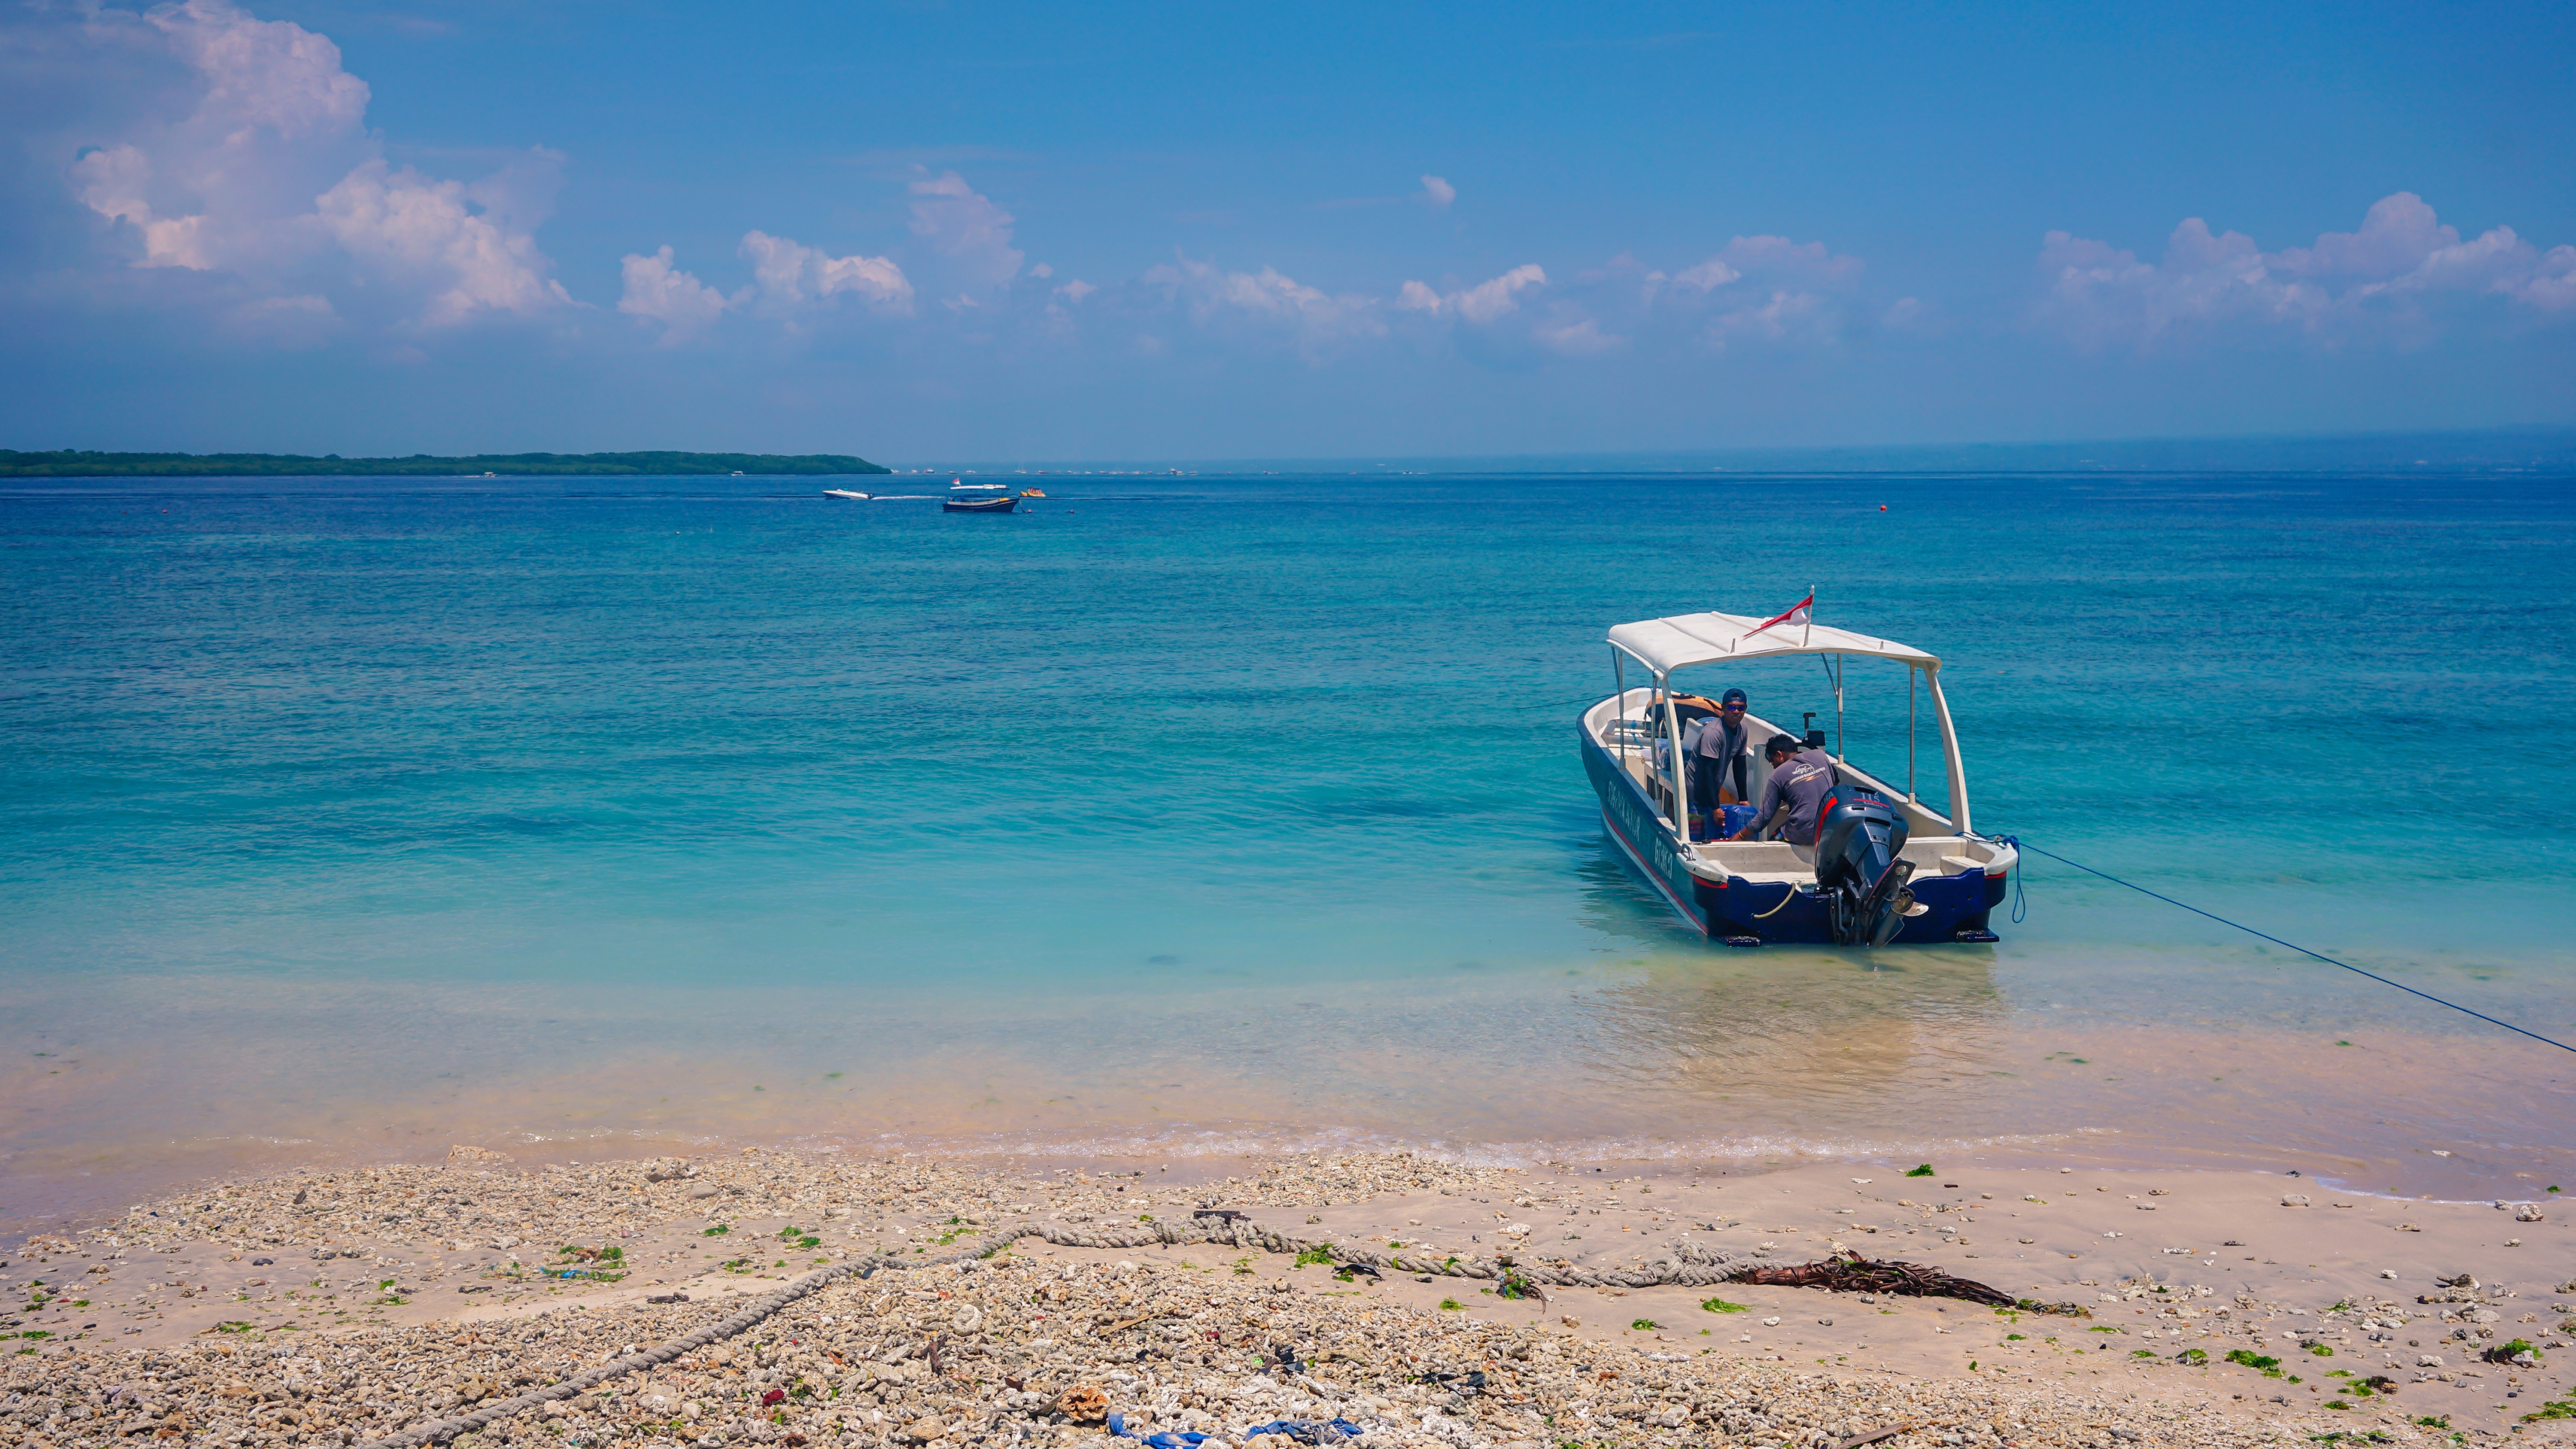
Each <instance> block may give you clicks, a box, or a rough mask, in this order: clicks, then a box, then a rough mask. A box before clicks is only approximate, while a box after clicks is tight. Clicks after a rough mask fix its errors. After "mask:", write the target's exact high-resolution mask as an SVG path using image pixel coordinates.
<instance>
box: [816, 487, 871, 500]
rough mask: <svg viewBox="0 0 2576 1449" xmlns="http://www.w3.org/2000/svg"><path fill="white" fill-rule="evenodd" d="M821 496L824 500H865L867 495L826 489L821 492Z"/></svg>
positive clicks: (840, 489)
mask: <svg viewBox="0 0 2576 1449" xmlns="http://www.w3.org/2000/svg"><path fill="white" fill-rule="evenodd" d="M823 496H824V497H826V498H857V499H861V500H865V499H866V498H867V496H868V495H866V494H864V493H853V492H851V491H850V490H849V489H847V488H826V489H824V490H823Z"/></svg>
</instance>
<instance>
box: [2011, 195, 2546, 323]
mask: <svg viewBox="0 0 2576 1449" xmlns="http://www.w3.org/2000/svg"><path fill="white" fill-rule="evenodd" d="M2039 270H2040V275H2041V281H2042V286H2043V293H2042V295H2041V297H2040V299H2039V300H2038V302H2037V303H2036V304H2035V306H2034V308H2033V314H2032V315H2033V318H2034V320H2035V321H2037V322H2038V323H2040V324H2041V325H2044V326H2047V327H2049V328H2051V329H2053V330H2056V331H2058V332H2060V333H2062V334H2063V335H2064V336H2066V337H2067V338H2068V339H2069V340H2070V341H2072V342H2074V343H2075V344H2076V345H2077V346H2079V347H2083V348H2088V349H2091V348H2103V347H2136V348H2152V347H2155V346H2157V345H2159V344H2163V343H2167V342H2172V341H2177V340H2179V339H2182V338H2185V337H2188V336H2193V335H2199V334H2204V333H2208V332H2211V331H2214V330H2216V329H2220V328H2223V327H2231V326H2233V327H2250V328H2254V329H2256V330H2258V331H2260V330H2264V329H2286V330H2289V331H2293V332H2295V333H2298V334H2300V335H2303V336H2306V337H2310V338H2315V339H2319V340H2322V341H2327V342H2331V343H2340V342H2344V341H2347V340H2351V339H2354V338H2360V337H2373V336H2381V335H2394V336H2398V337H2401V338H2405V337H2420V336H2422V335H2424V334H2425V333H2426V332H2427V331H2428V330H2429V328H2430V327H2431V326H2432V323H2433V318H2432V315H2431V310H2430V309H2432V308H2433V307H2435V306H2437V305H2441V304H2443V303H2445V302H2447V303H2451V304H2457V303H2459V302H2464V301H2470V300H2473V299H2476V298H2481V297H2485V298H2502V299H2504V300H2506V301H2507V302H2508V303H2510V304H2519V305H2520V306H2523V307H2526V308H2529V309H2531V310H2532V311H2535V312H2538V313H2541V314H2560V313H2566V314H2570V315H2576V247H2569V246H2563V245H2562V246H2557V247H2552V248H2551V249H2550V250H2549V251H2547V252H2546V253H2544V252H2542V251H2540V250H2539V249H2538V248H2536V247H2534V246H2532V244H2531V243H2529V242H2526V241H2524V240H2523V239H2522V238H2521V237H2519V236H2517V235H2515V233H2514V230H2513V228H2511V227H2508V226H2498V227H2494V228H2491V229H2490V230H2488V231H2486V232H2484V233H2482V234H2480V235H2479V236H2478V237H2476V238H2475V239H2473V240H2469V241H2462V240H2461V239H2460V233H2459V231H2458V229H2457V228H2455V227H2451V226H2447V225H2445V224H2443V223H2442V221H2441V220H2440V218H2439V217H2437V216H2436V215H2435V214H2434V212H2433V208H2432V207H2430V206H2428V205H2426V204H2425V202H2424V200H2423V198H2421V197H2419V196H2417V195H2415V194H2414V193H2413V192H2410V191H2400V192H2397V193H2395V194H2393V195H2390V196H2386V197H2383V198H2381V199H2380V200H2379V201H2377V202H2375V203H2373V204H2372V205H2371V208H2370V210H2369V212H2368V213H2367V214H2365V215H2364V216H2363V218H2362V223H2361V226H2360V228H2359V229H2358V230H2355V231H2349V232H2327V233H2325V234H2323V235H2321V236H2319V237H2318V238H2317V239H2316V242H2315V244H2314V245H2312V246H2305V247H2288V248H2284V249H2283V250H2281V251H2278V252H2266V251H2264V250H2263V249H2262V248H2261V247H2260V246H2258V245H2256V243H2255V241H2254V239H2253V238H2252V237H2249V236H2247V235H2245V234H2244V233H2242V232H2235V231H2230V232H2219V233H2213V232H2211V230H2210V229H2209V224H2208V223H2207V222H2206V221H2203V220H2202V219H2201V218H2199V217H2196V216H2195V217H2189V218H2186V219H2185V220H2184V221H2183V223H2182V224H2181V225H2179V226H2177V227H2175V228H2174V230H2173V235H2172V236H2170V237H2168V238H2167V239H2166V242H2165V254H2164V257H2163V259H2162V260H2160V261H2157V262H2144V261H2140V260H2139V259H2138V256H2137V254H2136V253H2134V252H2131V251H2127V250H2124V249H2121V248H2117V247H2113V246H2112V245H2110V244H2109V243H2107V242H2100V241H2093V240H2088V239H2086V238H2082V237H2077V236H2074V235H2071V234H2069V233H2067V232H2063V231H2053V232H2050V233H2049V234H2048V236H2047V237H2046V239H2045V241H2044V243H2043V245H2042V246H2041V248H2040V254H2039Z"/></svg>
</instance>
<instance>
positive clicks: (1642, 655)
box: [1610, 613, 1941, 677]
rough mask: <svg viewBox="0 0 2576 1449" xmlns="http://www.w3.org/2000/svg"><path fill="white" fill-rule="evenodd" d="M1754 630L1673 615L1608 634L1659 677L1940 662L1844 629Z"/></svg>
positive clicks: (1732, 618) (1749, 620) (1756, 625)
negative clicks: (1783, 664)
mask: <svg viewBox="0 0 2576 1449" xmlns="http://www.w3.org/2000/svg"><path fill="white" fill-rule="evenodd" d="M1756 629H1762V621H1761V620H1760V619H1758V618H1754V617H1752V616H1750V615H1745V614H1715V613H1710V614H1675V615H1673V616H1672V617H1671V618H1668V619H1641V620H1639V621H1637V622H1636V623H1634V624H1620V625H1617V626H1615V627H1613V628H1612V629H1611V631H1610V643H1611V644H1612V645H1613V646H1614V647H1616V648H1617V649H1619V650H1620V651H1621V652H1622V653H1624V654H1626V655H1628V656H1629V657H1630V658H1632V659H1635V660H1636V661H1637V662H1638V663H1640V664H1643V665H1645V666H1646V667H1647V668H1648V669H1651V670H1653V671H1654V672H1655V674H1656V675H1657V676H1658V677H1662V676H1667V675H1670V674H1671V673H1672V672H1673V671H1674V670H1676V669H1680V668H1682V667H1683V666H1685V665H1691V664H1712V663H1716V662H1718V661H1720V660H1732V659H1760V658H1763V657H1764V656H1766V655H1774V654H1860V655H1866V656H1869V657H1871V658H1877V659H1895V660H1899V661H1902V662H1904V663H1906V664H1911V665H1913V666H1915V667H1917V668H1919V669H1926V670H1933V669H1938V668H1940V667H1941V661H1940V660H1939V659H1938V658H1935V657H1934V656H1932V655H1930V654H1926V653H1924V652H1923V651H1922V650H1920V649H1916V648H1913V647H1911V646H1908V645H1904V644H1899V643H1897V642H1896V641H1895V640H1893V639H1879V638H1874V637H1872V636H1870V635H1867V634H1855V633H1853V632H1851V631H1850V630H1848V629H1834V628H1828V627H1826V626H1825V625H1822V624H1774V625H1772V626H1771V627H1770V628H1768V629H1762V632H1760V633H1758V634H1757V633H1754V632H1753V631H1754V630H1756Z"/></svg>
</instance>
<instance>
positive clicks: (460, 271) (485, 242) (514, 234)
mask: <svg viewBox="0 0 2576 1449" xmlns="http://www.w3.org/2000/svg"><path fill="white" fill-rule="evenodd" d="M315 209H316V212H317V214H318V215H319V216H320V217H321V218H322V224H323V225H324V226H325V227H327V228H328V229H329V230H330V232H331V234H332V235H333V236H334V237H337V238H338V239H339V241H340V244H341V245H342V246H343V247H346V248H347V249H348V251H349V254H350V255H351V256H354V257H356V258H358V259H359V260H361V261H364V262H368V263H371V264H373V266H374V268H375V270H376V271H378V272H379V273H381V274H383V275H385V276H388V277H392V278H394V279H396V280H398V281H404V282H412V283H417V284H418V285H420V286H421V287H423V288H424V289H427V290H430V291H431V293H432V295H431V297H430V299H429V305H428V308H427V310H426V311H425V312H424V313H423V316H422V320H424V321H426V322H430V323H433V324H436V323H450V322H460V321H463V320H464V319H465V318H467V317H469V316H471V315H473V314H474V313H475V312H477V311H494V312H534V311H537V310H540V309H542V308H545V307H548V306H552V305H554V304H556V303H568V302H570V301H571V300H572V298H571V297H570V296H569V295H568V294H566V293H565V291H564V289H563V284H562V283H560V282H557V281H554V280H553V279H551V278H549V277H547V276H546V275H545V272H546V266H547V263H546V259H545V257H544V256H543V255H541V254H540V253H539V252H538V251H537V243H536V238H534V237H532V236H530V235H529V234H528V233H526V232H523V231H512V230H509V229H507V228H504V227H503V226H501V225H499V224H498V223H497V222H495V221H494V220H493V219H492V218H491V217H490V216H488V215H478V214H476V213H475V212H473V211H471V210H468V209H467V205H466V197H465V184H464V183H463V182H461V181H432V180H430V179H428V178H427V177H424V176H422V175H421V174H420V173H419V172H416V171H414V170H412V169H411V168H409V167H405V168H403V169H402V170H400V171H389V170H387V169H386V166H385V163H384V162H382V161H370V162H368V163H366V164H365V165H363V166H360V167H359V168H358V169H357V170H355V171H352V172H350V173H349V174H348V175H347V176H346V177H343V178H342V179H341V181H340V184H339V185H337V186H334V187H332V188H331V189H330V190H329V191H326V192H324V193H322V195H321V197H320V198H319V200H318V201H317V202H316V207H315Z"/></svg>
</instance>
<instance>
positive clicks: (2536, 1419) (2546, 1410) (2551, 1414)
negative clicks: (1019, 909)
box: [2416, 1394, 2576, 1429]
mask: <svg viewBox="0 0 2576 1449" xmlns="http://www.w3.org/2000/svg"><path fill="white" fill-rule="evenodd" d="M2545 1419H2576V1394H2570V1395H2569V1396H2567V1397H2566V1398H2563V1399H2551V1400H2549V1401H2548V1402H2547V1403H2544V1404H2542V1405H2541V1406H2540V1407H2539V1408H2537V1409H2534V1410H2532V1411H2531V1412H2530V1413H2528V1414H2525V1415H2523V1416H2522V1422H2524V1423H2526V1424H2537V1423H2540V1422H2541V1421H2542V1420H2545ZM2416 1422H2418V1423H2421V1422H2423V1421H2422V1420H2417V1421H2416ZM2442 1427H2443V1428H2446V1429H2447V1428H2449V1427H2450V1425H2448V1424H2444V1425H2443V1426H2442Z"/></svg>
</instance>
